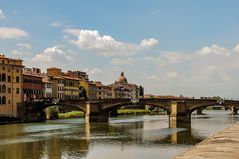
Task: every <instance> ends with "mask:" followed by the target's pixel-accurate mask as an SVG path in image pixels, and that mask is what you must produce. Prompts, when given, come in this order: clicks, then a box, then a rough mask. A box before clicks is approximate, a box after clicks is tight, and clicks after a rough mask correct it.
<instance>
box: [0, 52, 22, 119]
mask: <svg viewBox="0 0 239 159" xmlns="http://www.w3.org/2000/svg"><path fill="white" fill-rule="evenodd" d="M23 67H24V66H23V65H22V60H20V59H12V58H7V57H5V56H4V55H0V116H8V117H17V104H18V103H20V102H23V93H22V91H23V89H22V82H23V75H22V69H23Z"/></svg>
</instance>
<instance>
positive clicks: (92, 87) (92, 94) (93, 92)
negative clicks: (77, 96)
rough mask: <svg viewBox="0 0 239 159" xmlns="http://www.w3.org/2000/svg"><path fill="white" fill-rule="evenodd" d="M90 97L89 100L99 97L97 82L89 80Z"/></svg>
mask: <svg viewBox="0 0 239 159" xmlns="http://www.w3.org/2000/svg"><path fill="white" fill-rule="evenodd" d="M88 99H89V100H95V99H97V88H96V84H95V83H94V82H93V81H90V82H89V91H88Z"/></svg>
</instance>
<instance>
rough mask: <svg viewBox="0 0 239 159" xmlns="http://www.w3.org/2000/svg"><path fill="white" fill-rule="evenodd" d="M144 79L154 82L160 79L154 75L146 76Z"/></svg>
mask: <svg viewBox="0 0 239 159" xmlns="http://www.w3.org/2000/svg"><path fill="white" fill-rule="evenodd" d="M146 79H148V80H156V79H160V78H159V77H158V76H155V75H147V76H146Z"/></svg>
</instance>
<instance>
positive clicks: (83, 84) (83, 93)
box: [63, 71, 89, 99]
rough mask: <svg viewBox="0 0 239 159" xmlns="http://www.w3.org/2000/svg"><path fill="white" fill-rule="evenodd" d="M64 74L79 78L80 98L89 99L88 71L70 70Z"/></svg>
mask: <svg viewBox="0 0 239 159" xmlns="http://www.w3.org/2000/svg"><path fill="white" fill-rule="evenodd" d="M63 75H64V76H68V77H72V78H78V79H79V98H80V99H88V98H89V78H88V75H87V74H86V72H82V71H68V72H66V73H63Z"/></svg>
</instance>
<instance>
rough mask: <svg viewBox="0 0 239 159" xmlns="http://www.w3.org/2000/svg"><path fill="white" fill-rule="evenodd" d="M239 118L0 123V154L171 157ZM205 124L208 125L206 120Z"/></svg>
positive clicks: (18, 157) (3, 158)
mask: <svg viewBox="0 0 239 159" xmlns="http://www.w3.org/2000/svg"><path fill="white" fill-rule="evenodd" d="M236 121H238V116H231V115H228V114H227V113H225V112H224V114H220V113H219V114H217V113H216V114H215V113H213V114H210V113H209V114H208V115H204V116H192V125H191V126H190V125H180V126H179V127H177V128H171V127H169V123H168V116H160V115H156V116H131V117H117V118H111V119H110V122H109V123H94V124H92V123H91V124H90V123H84V119H71V120H58V121H48V122H46V123H34V124H13V125H2V126H0V130H1V131H0V159H8V158H9V159H11V158H14V159H23V158H24V159H28V158H29V159H38V158H49V159H60V158H87V159H93V158H97V159H101V158H102V159H103V158H115V159H118V158H125V159H127V158H130V159H133V158H137V159H143V158H152V159H154V158H159V157H162V158H166V159H167V158H173V157H174V156H176V155H177V154H179V153H181V152H182V151H184V150H186V149H187V148H188V147H190V146H191V145H194V144H196V143H198V142H200V141H202V140H203V139H205V138H206V137H207V136H209V135H211V134H213V133H214V132H215V131H219V130H222V129H224V128H225V127H227V126H229V125H230V124H232V123H234V122H236ZM205 125H206V126H205Z"/></svg>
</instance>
